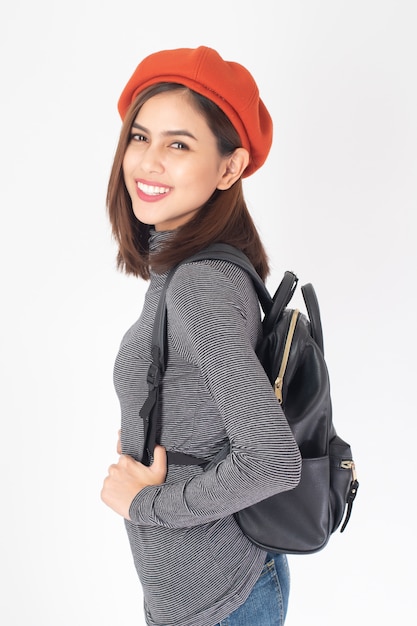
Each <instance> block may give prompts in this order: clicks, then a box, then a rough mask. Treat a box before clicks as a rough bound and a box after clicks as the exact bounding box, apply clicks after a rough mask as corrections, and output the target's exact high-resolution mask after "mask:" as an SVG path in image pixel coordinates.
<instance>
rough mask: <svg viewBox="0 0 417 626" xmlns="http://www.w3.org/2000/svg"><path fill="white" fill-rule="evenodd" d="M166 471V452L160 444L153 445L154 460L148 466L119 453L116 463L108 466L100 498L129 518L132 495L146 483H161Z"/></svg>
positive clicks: (145, 485) (146, 484)
mask: <svg viewBox="0 0 417 626" xmlns="http://www.w3.org/2000/svg"><path fill="white" fill-rule="evenodd" d="M119 449H120V444H119V443H118V450H119ZM166 473H167V461H166V452H165V448H163V447H162V446H155V450H154V461H153V463H152V465H150V466H149V467H147V466H146V465H143V464H142V463H139V462H138V461H135V459H133V458H132V457H131V456H128V455H126V454H121V455H120V457H119V461H118V463H117V464H115V465H110V467H109V473H108V476H107V477H106V478H105V480H104V483H103V489H102V490H101V499H102V500H103V502H104V503H105V504H107V506H109V507H110V508H111V509H113V511H116V513H119V515H122V516H123V517H124V518H125V519H127V520H130V517H129V509H130V505H131V504H132V500H133V499H134V497H135V496H136V495H137V494H138V493H139V492H140V491H141V490H142V489H143V488H144V487H147V486H148V485H161V484H162V483H163V482H164V481H165V477H166Z"/></svg>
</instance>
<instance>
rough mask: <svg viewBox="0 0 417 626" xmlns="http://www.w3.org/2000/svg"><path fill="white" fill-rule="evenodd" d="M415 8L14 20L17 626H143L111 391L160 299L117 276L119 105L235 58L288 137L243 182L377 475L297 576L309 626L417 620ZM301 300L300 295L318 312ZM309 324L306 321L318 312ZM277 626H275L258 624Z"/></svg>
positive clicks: (5, 199)
mask: <svg viewBox="0 0 417 626" xmlns="http://www.w3.org/2000/svg"><path fill="white" fill-rule="evenodd" d="M414 7H415V2H413V0H410V1H409V2H406V1H401V0H397V1H394V0H393V1H391V2H387V1H384V0H379V1H378V0H375V1H374V2H372V1H369V0H360V1H357V0H350V1H339V0H328V1H317V2H316V1H314V0H311V1H308V0H305V1H297V0H292V1H290V0H288V1H279V0H278V1H276V0H270V1H269V2H267V1H262V0H258V1H257V2H253V1H251V2H249V1H248V0H237V1H234V0H229V1H228V2H225V1H224V0H210V2H207V3H203V2H195V0H177V1H174V0H169V1H163V0H159V2H143V1H142V2H140V1H139V0H138V1H136V2H134V1H133V0H130V1H129V0H118V1H117V2H115V1H112V2H110V1H102V2H100V1H99V0H94V1H91V0H72V1H71V2H68V3H62V2H53V1H52V0H38V1H37V2H31V1H29V0H14V1H13V2H9V3H5V2H4V3H2V8H1V13H0V24H1V37H0V59H1V61H0V63H1V73H0V80H1V85H0V88H1V116H0V125H1V127H0V149H1V179H2V180H1V185H0V198H1V200H0V202H1V204H0V207H1V230H0V236H1V246H0V248H1V254H2V259H1V272H2V276H1V302H2V304H1V316H2V319H1V325H0V332H1V377H0V380H1V394H0V398H1V456H0V458H1V472H0V476H1V505H2V509H1V510H2V513H1V533H0V541H1V545H0V549H1V554H0V568H1V577H2V583H1V592H0V602H1V606H0V621H1V623H2V624H5V626H6V625H7V626H23V625H24V626H26V625H30V626H74V625H75V624H76V625H77V626H92V625H96V624H97V625H100V626H114V624H124V623H129V624H138V625H140V624H143V623H144V622H143V618H142V608H141V603H142V599H141V593H140V589H139V583H138V581H137V579H136V574H135V572H134V568H133V564H132V559H131V554H130V549H129V547H128V543H127V538H126V535H125V530H124V526H123V522H122V520H121V519H120V518H118V517H117V516H116V515H115V514H114V513H113V512H112V511H110V509H107V507H105V506H104V504H102V503H101V501H100V497H99V493H100V489H101V484H102V480H103V477H104V475H105V473H106V470H107V467H108V465H109V464H110V463H111V462H113V461H114V460H115V459H116V454H115V442H116V433H117V429H118V424H119V407H118V402H117V399H116V397H115V393H114V390H113V386H112V368H113V361H114V357H115V354H116V351H117V348H118V344H119V341H120V339H121V336H122V334H123V333H124V331H125V330H126V329H127V327H128V326H129V325H130V324H131V323H133V321H134V320H135V319H136V317H137V316H138V314H139V311H140V309H141V305H142V299H143V294H144V291H145V288H146V283H143V282H142V281H140V280H136V279H132V278H127V277H125V276H123V275H122V274H120V273H118V272H117V271H116V270H115V254H116V248H115V244H114V243H113V241H112V239H111V235H110V229H109V225H108V222H107V217H106V213H105V193H106V185H107V179H108V174H109V169H110V164H111V161H112V157H113V154H114V149H115V146H116V142H117V136H118V132H119V128H120V120H119V118H118V115H117V110H116V102H117V99H118V96H119V94H120V92H121V90H122V88H123V86H124V84H125V82H126V81H127V79H128V78H129V77H130V75H131V73H132V72H133V70H134V68H135V67H136V65H137V63H138V62H139V61H140V60H141V58H142V57H144V56H146V55H147V54H149V53H151V52H154V51H156V50H159V49H163V48H174V47H196V46H198V45H201V44H203V45H208V46H211V47H214V48H216V49H217V50H218V51H219V52H220V53H221V54H222V56H223V57H224V58H226V59H229V60H234V61H238V62H240V63H242V64H243V65H245V66H247V67H248V69H250V71H252V73H253V74H254V76H255V77H256V80H257V82H258V84H259V87H260V90H261V94H262V96H263V99H264V101H265V102H266V104H267V106H268V108H269V109H270V112H271V114H272V116H273V118H274V121H275V141H274V146H273V149H272V151H271V154H270V158H269V159H268V161H267V163H266V164H265V166H264V167H263V168H262V169H261V170H260V171H259V172H257V173H256V174H255V175H254V176H253V177H252V178H251V179H248V180H247V181H246V182H245V188H246V196H247V201H248V204H249V206H250V208H251V210H252V213H253V216H254V219H255V221H256V223H257V225H258V227H259V229H260V231H261V234H262V236H263V239H264V242H265V244H266V247H267V249H268V252H269V255H270V257H271V263H272V270H273V271H272V274H271V277H270V280H269V286H270V288H271V290H272V289H273V288H274V287H276V285H277V284H278V281H279V280H280V278H281V275H282V273H283V271H284V270H285V269H293V270H294V271H296V272H297V274H298V275H299V277H300V282H301V283H302V282H309V281H311V282H313V284H314V286H315V288H316V291H317V293H318V296H319V301H320V305H321V309H322V317H323V325H324V333H325V347H326V353H327V360H328V365H329V369H330V373H331V379H332V385H333V404H334V419H335V423H336V427H337V430H338V432H339V434H340V435H342V436H343V437H344V438H345V439H346V440H347V441H349V442H350V443H351V445H352V448H353V451H354V456H355V458H356V462H357V468H358V473H359V479H360V483H361V485H360V490H359V495H358V498H357V501H356V503H355V507H354V511H353V516H352V519H351V522H350V524H349V526H348V527H347V530H346V532H345V533H344V534H343V535H340V533H337V534H336V535H334V536H333V537H332V539H331V541H330V543H329V544H328V546H327V547H326V549H325V550H323V551H322V552H320V553H318V554H316V555H310V556H302V557H300V556H299V557H291V558H290V564H291V567H292V596H291V603H290V610H289V615H288V620H287V624H288V626H301V625H302V624H309V626H315V625H317V626H330V625H331V626H333V625H334V624H337V625H338V626H347V625H349V626H350V625H351V624H358V623H361V624H362V623H364V624H366V623H367V624H401V625H405V624H410V623H412V621H413V618H412V615H413V614H415V583H416V577H415V559H416V548H415V544H416V540H415V528H416V521H415V520H416V518H415V512H414V508H415V495H414V494H415V481H414V480H412V478H414V474H415V460H414V456H415V455H414V449H415V421H416V409H415V388H416V368H415V353H416V339H415V327H416V326H415V311H416V291H417V289H416V280H415V276H416V252H415V248H416V208H417V206H416V205H417V186H416V174H417V171H416V170H417V119H416V111H417V86H416V69H417V68H416V59H417V44H416V15H415V11H414ZM298 297H299V296H298ZM300 304H302V303H300ZM254 626H256V625H254Z"/></svg>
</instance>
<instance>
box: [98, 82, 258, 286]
mask: <svg viewBox="0 0 417 626" xmlns="http://www.w3.org/2000/svg"><path fill="white" fill-rule="evenodd" d="M174 89H177V90H178V89H181V90H183V91H186V92H188V93H190V95H191V97H192V102H193V103H194V106H196V108H197V109H198V110H199V111H200V112H201V113H202V114H203V115H204V117H205V119H206V121H207V124H208V126H209V128H210V129H211V131H212V132H213V134H214V136H215V137H216V138H217V144H218V149H219V152H220V154H221V155H222V156H226V155H229V154H232V153H233V151H234V150H235V149H236V148H239V147H241V141H240V139H239V135H238V134H237V132H236V130H235V129H234V127H233V125H232V124H231V122H230V121H229V119H228V118H227V116H226V115H225V114H224V113H223V111H221V109H219V107H218V106H217V105H216V104H215V103H214V102H212V101H211V100H208V99H207V98H205V97H204V96H201V95H200V94H197V93H196V92H194V91H192V90H191V89H188V88H187V87H184V86H183V85H179V84H176V83H159V84H157V85H152V86H151V87H149V88H148V89H145V90H144V91H143V92H141V94H139V96H138V97H137V99H136V100H135V101H134V102H133V104H132V106H131V107H130V109H129V110H128V112H127V114H126V116H125V119H124V122H123V126H122V129H121V132H120V138H119V143H118V146H117V149H116V153H115V157H114V161H113V166H112V170H111V173H110V179H109V185H108V190H107V209H108V214H109V218H110V223H111V226H112V232H113V236H114V238H115V239H116V241H117V243H118V245H119V251H118V255H117V267H118V268H119V269H121V270H123V271H125V272H126V273H127V274H134V275H135V276H141V277H142V278H144V279H145V280H147V279H149V276H150V273H149V267H150V265H152V269H153V270H154V271H156V272H163V271H166V270H167V269H169V268H170V267H172V266H174V265H176V264H177V263H179V262H180V261H182V260H183V259H185V258H187V257H188V256H190V255H192V254H194V253H195V252H198V251H200V250H202V249H203V248H205V247H206V246H208V245H209V244H211V243H214V242H222V243H228V244H230V245H233V246H235V247H236V248H239V249H240V250H242V251H243V252H244V253H245V254H246V255H247V256H248V257H249V259H250V260H251V262H252V263H253V265H254V266H255V269H256V271H257V272H258V274H259V275H260V276H261V278H263V279H265V277H266V276H267V274H268V271H269V269H268V260H267V256H266V253H265V250H264V247H263V245H262V242H261V240H260V237H259V234H258V232H257V230H256V227H255V224H254V222H253V220H252V218H251V216H250V214H249V211H248V209H247V206H246V203H245V200H244V197H243V189H242V180H241V179H239V180H238V181H236V182H235V183H234V185H232V186H231V187H230V188H229V189H225V190H218V189H217V190H216V191H215V192H214V193H213V194H212V196H211V197H210V198H209V200H208V201H207V202H206V203H205V204H204V205H203V206H202V207H201V208H200V210H199V211H198V213H197V214H196V215H195V216H194V217H193V218H192V219H191V220H190V221H189V222H187V223H186V224H184V225H183V226H181V227H180V228H178V229H177V230H176V231H175V234H174V236H173V237H172V238H171V239H170V240H169V243H168V244H166V245H165V246H164V248H163V249H162V250H160V251H158V252H157V253H152V259H151V261H150V258H149V244H148V239H149V229H150V227H149V226H148V225H147V224H143V223H142V222H140V221H139V220H138V219H137V218H136V217H135V215H134V213H133V210H132V202H131V199H130V196H129V194H128V191H127V189H126V185H125V182H124V177H123V158H124V155H125V152H126V148H127V146H128V143H129V140H130V132H131V128H132V124H133V122H134V121H135V119H136V116H137V114H138V112H139V110H140V108H141V107H142V106H143V105H144V104H145V102H146V101H147V100H149V99H150V98H152V96H155V95H156V94H158V93H162V92H164V91H171V90H174Z"/></svg>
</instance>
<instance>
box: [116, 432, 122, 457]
mask: <svg viewBox="0 0 417 626" xmlns="http://www.w3.org/2000/svg"><path fill="white" fill-rule="evenodd" d="M121 436H122V431H121V430H119V432H118V433H117V447H116V451H117V454H122V442H121Z"/></svg>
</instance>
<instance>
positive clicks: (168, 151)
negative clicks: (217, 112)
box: [123, 91, 230, 230]
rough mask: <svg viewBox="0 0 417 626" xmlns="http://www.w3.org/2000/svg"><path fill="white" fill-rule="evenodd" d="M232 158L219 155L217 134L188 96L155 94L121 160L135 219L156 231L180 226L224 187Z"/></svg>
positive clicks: (132, 132) (142, 110)
mask: <svg viewBox="0 0 417 626" xmlns="http://www.w3.org/2000/svg"><path fill="white" fill-rule="evenodd" d="M229 158H230V157H224V156H221V155H220V153H219V150H218V148H217V142H216V138H215V136H214V135H213V133H212V132H211V130H210V128H209V127H208V125H207V122H206V120H205V118H204V117H203V115H202V114H201V113H200V112H199V111H197V110H196V108H195V107H194V106H193V104H192V100H191V96H190V95H189V94H187V93H186V92H183V91H171V92H165V93H160V94H157V95H155V96H153V97H152V98H150V99H149V100H147V101H146V102H145V104H144V105H143V106H142V108H141V109H140V111H139V113H138V115H137V117H136V119H135V121H134V123H133V126H132V129H131V138H130V142H129V144H128V147H127V149H126V153H125V156H124V159H123V175H124V180H125V184H126V187H127V190H128V192H129V195H130V197H131V200H132V207H133V212H134V214H135V216H136V217H137V219H138V220H140V221H141V222H142V223H144V224H150V225H154V226H155V229H156V230H174V229H175V228H178V227H179V226H182V225H183V224H185V223H186V222H188V221H189V220H190V219H191V218H192V217H193V216H194V215H195V214H196V213H197V211H198V210H199V208H200V207H201V206H202V205H203V204H204V203H205V202H206V201H207V200H208V199H209V198H210V196H211V195H212V194H213V192H214V191H215V189H216V188H217V187H218V186H219V188H225V186H224V181H223V177H224V176H226V172H227V163H228V161H229ZM227 186H228V185H227Z"/></svg>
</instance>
